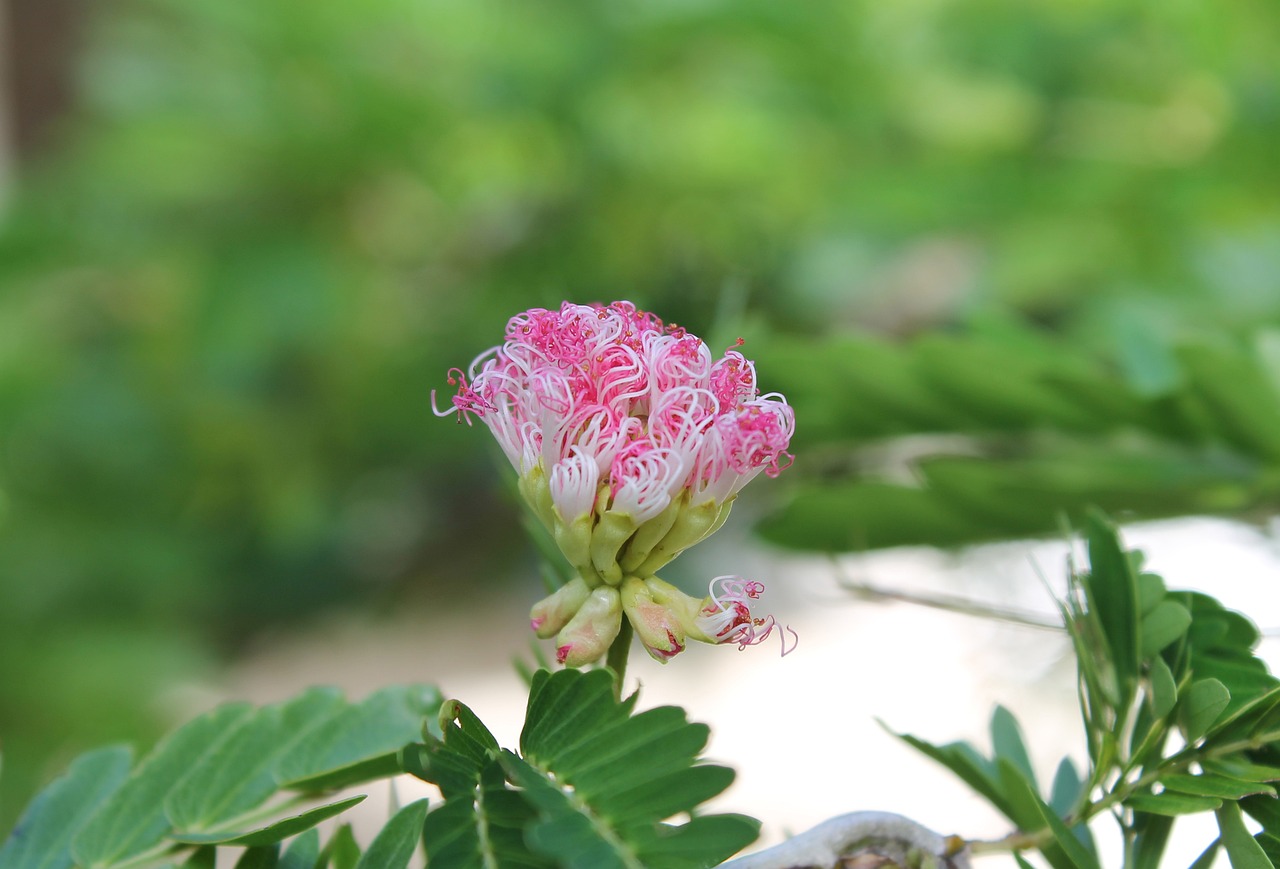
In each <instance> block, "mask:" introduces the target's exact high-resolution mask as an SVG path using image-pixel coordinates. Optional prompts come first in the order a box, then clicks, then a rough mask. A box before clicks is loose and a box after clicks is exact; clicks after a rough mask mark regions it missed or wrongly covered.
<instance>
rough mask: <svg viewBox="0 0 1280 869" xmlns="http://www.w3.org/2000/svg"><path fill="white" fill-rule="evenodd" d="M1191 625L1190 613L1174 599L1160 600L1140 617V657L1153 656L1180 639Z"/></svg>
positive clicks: (1147, 657)
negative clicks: (1153, 607)
mask: <svg viewBox="0 0 1280 869" xmlns="http://www.w3.org/2000/svg"><path fill="white" fill-rule="evenodd" d="M1190 626H1191V613H1190V611H1188V610H1187V608H1186V607H1184V606H1183V605H1182V604H1180V603H1177V602H1175V601H1171V600H1166V601H1161V602H1160V603H1159V604H1158V605H1157V606H1156V608H1155V609H1153V610H1152V611H1151V612H1149V613H1147V614H1146V615H1145V616H1143V617H1142V627H1141V636H1142V657H1143V659H1144V660H1146V659H1149V658H1154V657H1155V656H1156V655H1158V654H1159V653H1160V651H1161V650H1162V649H1163V648H1164V647H1165V646H1167V645H1169V644H1170V643H1172V642H1175V641H1176V640H1178V639H1180V638H1181V637H1182V636H1183V635H1184V634H1185V633H1186V632H1187V628H1188V627H1190Z"/></svg>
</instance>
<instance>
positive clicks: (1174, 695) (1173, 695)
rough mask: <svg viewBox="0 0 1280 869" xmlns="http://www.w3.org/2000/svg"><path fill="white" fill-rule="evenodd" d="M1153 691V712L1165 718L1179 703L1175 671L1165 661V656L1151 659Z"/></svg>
mask: <svg viewBox="0 0 1280 869" xmlns="http://www.w3.org/2000/svg"><path fill="white" fill-rule="evenodd" d="M1147 679H1148V683H1149V685H1150V687H1151V693H1150V695H1148V699H1150V701H1151V714H1152V715H1154V716H1155V717H1156V718H1164V717H1165V716H1166V715H1168V714H1169V713H1170V712H1172V711H1173V708H1174V706H1176V705H1177V703H1178V684H1177V682H1176V681H1175V680H1174V678H1173V671H1172V670H1170V669H1169V665H1168V664H1166V663H1165V661H1164V658H1161V657H1159V656H1156V657H1154V658H1152V659H1151V668H1150V671H1149V672H1148V673H1147Z"/></svg>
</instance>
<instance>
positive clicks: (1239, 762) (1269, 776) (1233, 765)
mask: <svg viewBox="0 0 1280 869" xmlns="http://www.w3.org/2000/svg"><path fill="white" fill-rule="evenodd" d="M1200 765H1201V766H1203V767H1204V769H1205V771H1206V772H1213V773H1217V774H1218V775H1224V776H1229V777H1231V778H1236V779H1243V780H1244V781H1250V782H1274V781H1280V766H1269V765H1267V764H1262V763H1253V762H1252V761H1250V760H1247V759H1246V758H1244V757H1240V756H1236V757H1226V758H1210V759H1208V760H1204V761H1201V762H1200Z"/></svg>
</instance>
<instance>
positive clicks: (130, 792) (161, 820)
mask: <svg viewBox="0 0 1280 869" xmlns="http://www.w3.org/2000/svg"><path fill="white" fill-rule="evenodd" d="M249 714H251V713H250V706H249V705H248V704H247V703H230V704H226V705H224V706H220V707H218V708H217V709H215V710H213V711H212V712H209V713H206V714H204V715H201V716H200V717H199V718H196V719H194V720H193V721H190V722H188V723H187V724H186V725H184V726H183V727H181V728H179V729H178V730H176V731H174V732H173V733H171V734H169V736H168V737H166V738H165V739H164V740H163V741H162V742H161V743H160V744H159V745H158V746H156V748H155V750H153V751H152V752H151V754H149V755H148V756H147V757H146V758H145V759H144V760H143V761H142V762H141V763H140V764H139V765H138V767H137V768H136V769H135V770H134V771H133V773H132V774H131V775H130V776H129V778H128V779H127V780H126V781H125V783H124V784H123V785H122V786H121V787H120V789H119V790H117V791H116V792H115V793H114V794H113V795H112V796H111V798H110V799H109V800H107V802H106V803H104V804H103V805H102V806H101V807H100V808H99V809H98V811H97V812H95V813H94V814H93V816H92V817H91V818H90V819H89V821H88V822H87V823H86V824H85V826H84V827H83V828H82V829H81V830H80V832H79V834H78V835H77V836H76V837H75V840H74V841H73V843H72V852H73V853H74V854H75V858H76V862H77V863H78V864H80V865H82V866H85V867H86V869H95V867H106V866H110V865H111V864H113V863H120V862H124V861H125V860H127V859H129V858H131V857H136V856H138V855H140V854H144V853H146V852H148V851H149V850H151V849H153V848H155V847H156V846H158V845H160V844H161V843H162V842H163V841H164V839H165V836H166V835H167V834H168V833H169V832H170V830H171V829H172V827H171V825H170V823H169V820H168V819H167V818H166V817H165V814H164V799H165V796H166V795H167V794H168V793H169V791H170V790H171V789H172V788H173V786H174V784H175V783H176V782H178V781H180V780H181V778H182V776H183V775H184V774H185V773H186V772H187V771H188V770H189V769H191V768H192V767H193V766H195V765H196V764H197V763H198V762H199V761H200V758H201V757H202V756H203V755H204V754H205V752H207V751H211V750H213V749H214V748H216V747H217V746H218V744H219V743H220V742H221V741H222V740H223V739H225V738H226V736H227V734H228V733H230V732H231V731H232V730H233V729H234V728H235V727H236V726H237V725H238V724H239V723H240V722H241V721H242V720H243V719H244V718H245V717H246V716H248V715H249Z"/></svg>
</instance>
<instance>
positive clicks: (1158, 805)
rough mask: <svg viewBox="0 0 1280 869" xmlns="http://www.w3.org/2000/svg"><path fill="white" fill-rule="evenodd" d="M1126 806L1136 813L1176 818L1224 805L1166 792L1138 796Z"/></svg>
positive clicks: (1217, 801)
mask: <svg viewBox="0 0 1280 869" xmlns="http://www.w3.org/2000/svg"><path fill="white" fill-rule="evenodd" d="M1124 804H1125V805H1126V806H1128V807H1129V808H1131V809H1133V810H1134V811H1135V812H1148V813H1150V814H1153V815H1164V816H1167V817H1175V816H1177V815H1191V814H1195V813H1197V812H1207V811H1210V810H1212V809H1216V808H1218V807H1219V806H1221V805H1222V800H1220V799H1217V798H1215V797H1204V796H1188V795H1187V794H1179V793H1173V792H1166V793H1162V794H1137V795H1135V796H1132V797H1129V799H1127V800H1125V801H1124Z"/></svg>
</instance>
